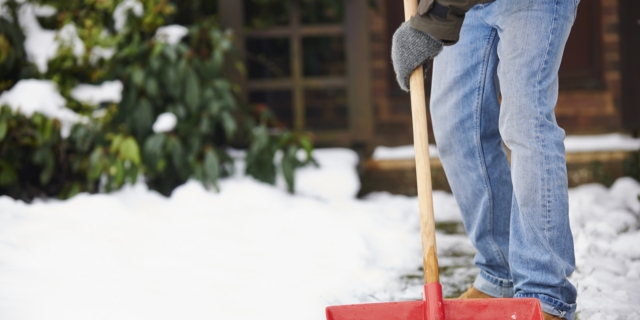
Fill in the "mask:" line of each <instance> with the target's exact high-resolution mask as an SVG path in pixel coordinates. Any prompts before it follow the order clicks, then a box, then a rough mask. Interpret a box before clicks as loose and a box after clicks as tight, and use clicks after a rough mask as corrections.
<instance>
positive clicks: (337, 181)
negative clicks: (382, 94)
mask: <svg viewBox="0 0 640 320" xmlns="http://www.w3.org/2000/svg"><path fill="white" fill-rule="evenodd" d="M316 157H317V158H318V160H319V162H320V164H321V168H311V167H310V168H305V169H303V170H302V171H301V172H299V173H298V178H299V179H298V186H299V189H300V190H301V192H300V193H299V194H298V195H289V194H288V193H286V192H285V191H284V190H285V188H284V186H277V187H273V186H269V185H265V184H262V183H259V182H256V181H254V180H252V179H250V178H245V177H240V176H238V177H233V178H228V179H225V180H224V181H222V182H221V184H220V185H221V192H220V193H215V192H213V191H207V190H205V189H204V188H203V187H202V186H201V185H200V184H198V183H196V182H189V183H187V184H186V185H184V186H182V187H180V188H179V189H177V190H176V191H175V192H174V193H173V195H172V196H171V197H170V198H163V197H162V196H160V195H158V194H156V193H154V192H151V191H149V190H147V188H146V187H145V186H144V185H142V184H140V185H137V186H134V187H128V188H126V189H124V190H122V191H119V192H116V193H114V194H110V195H79V196H76V197H74V198H73V199H71V200H68V201H53V200H48V201H38V202H36V203H34V204H31V205H27V204H25V203H22V202H19V201H15V200H12V199H10V198H7V197H1V198H0V319H12V320H27V319H38V320H41V319H52V320H53V319H64V320H74V319H83V320H84V319H119V320H126V319H153V320H158V319H225V320H229V319H295V320H298V319H310V320H311V319H318V320H319V319H324V307H325V306H327V305H330V304H344V303H355V302H371V301H387V300H402V299H419V298H420V282H421V279H420V272H419V270H418V268H419V267H420V264H421V258H420V236H419V230H418V228H419V227H418V209H417V207H418V206H417V200H416V198H413V197H405V196H397V195H390V194H386V193H376V194H372V195H370V196H368V197H367V198H365V199H356V198H355V197H354V196H355V194H356V193H357V190H358V187H359V183H358V180H357V175H356V172H355V167H354V166H355V159H356V156H355V154H354V153H352V152H351V151H348V150H343V149H329V150H318V151H316ZM638 194H640V184H639V183H638V182H636V181H634V180H632V179H629V178H625V179H620V180H618V181H617V182H616V183H615V184H614V186H613V187H612V188H610V189H606V188H604V187H602V186H599V185H586V186H582V187H580V188H576V189H573V190H571V192H570V201H571V202H570V206H571V222H572V228H573V232H574V237H575V240H576V257H577V271H576V273H575V274H574V275H573V276H572V281H574V282H575V283H576V285H577V287H578V290H579V300H578V309H579V316H580V319H581V320H585V319H589V320H596V319H640V231H639V230H638V229H639V227H640V226H639V223H638V218H639V216H640V201H638V199H637V197H638ZM434 198H435V199H434V202H435V211H436V220H437V221H438V223H439V227H440V231H439V234H438V241H439V242H438V249H439V254H440V262H441V265H442V267H443V270H442V275H443V279H442V282H443V285H444V286H445V294H448V295H453V294H456V290H457V291H459V290H460V289H464V287H465V286H467V285H468V281H470V279H473V277H474V276H475V274H477V269H475V267H473V266H472V255H473V251H474V249H473V247H472V246H471V244H470V242H469V241H468V240H467V239H466V238H465V236H464V235H463V234H462V233H461V232H460V226H459V221H460V213H459V209H458V207H457V205H456V203H455V200H454V199H453V197H452V196H451V195H450V194H447V193H444V192H436V193H435V195H434Z"/></svg>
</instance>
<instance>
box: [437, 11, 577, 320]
mask: <svg viewBox="0 0 640 320" xmlns="http://www.w3.org/2000/svg"><path fill="white" fill-rule="evenodd" d="M578 2H579V0H496V1H495V2H492V3H488V4H479V5H476V6H475V7H473V8H472V9H471V11H469V12H468V13H467V15H466V18H465V21H464V24H463V26H462V31H461V36H460V41H459V42H458V43H457V44H455V45H453V46H450V47H446V48H445V49H444V51H442V53H441V54H440V55H439V56H438V57H436V59H435V61H434V68H433V87H432V93H431V106H430V109H431V117H432V122H433V129H434V134H435V138H436V142H437V144H438V151H439V153H440V158H441V160H442V164H443V166H444V170H445V172H446V174H447V177H448V179H449V183H450V185H451V189H452V191H453V194H454V196H455V198H456V200H457V202H458V204H459V205H460V208H461V210H462V213H463V221H464V225H465V229H466V231H467V234H468V235H469V237H470V239H471V241H472V243H473V245H474V246H475V247H476V249H477V251H478V252H477V254H476V257H475V263H476V265H477V266H478V267H479V268H480V270H481V272H480V274H479V276H478V278H477V279H476V281H475V283H474V286H475V287H476V288H477V289H478V290H480V291H482V292H484V293H486V294H489V295H491V296H494V297H516V298H518V297H534V298H538V299H539V300H540V302H541V305H542V308H543V310H544V311H545V312H547V313H550V314H553V315H556V316H560V317H563V318H566V319H570V320H572V319H574V318H575V310H576V289H575V287H574V286H573V285H572V284H571V283H570V282H569V281H568V279H567V277H569V275H571V273H572V272H573V270H574V269H575V258H574V251H573V238H572V235H571V230H570V227H569V217H568V210H569V209H568V195H567V191H568V190H567V188H568V186H567V171H566V160H565V150H564V144H563V140H564V137H565V133H564V130H562V128H560V127H559V126H558V124H557V123H556V119H555V115H554V108H555V104H556V101H557V98H558V69H559V67H560V61H561V58H562V53H563V50H564V46H565V43H566V41H567V38H568V36H569V32H570V30H571V27H572V25H573V22H574V20H575V14H576V9H577V5H578ZM500 94H501V95H502V100H500V99H499V95H500ZM503 143H504V144H505V145H506V146H507V147H508V148H509V149H510V150H511V167H509V162H508V159H507V154H506V153H505V151H504V149H503V146H502V144H503Z"/></svg>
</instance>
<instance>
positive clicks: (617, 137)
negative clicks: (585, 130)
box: [564, 133, 640, 153]
mask: <svg viewBox="0 0 640 320" xmlns="http://www.w3.org/2000/svg"><path fill="white" fill-rule="evenodd" d="M564 145H565V148H566V151H567V152H568V153H573V152H593V151H638V150H640V139H636V138H632V137H630V136H628V135H624V134H620V133H611V134H602V135H587V136H567V137H566V138H565V140H564Z"/></svg>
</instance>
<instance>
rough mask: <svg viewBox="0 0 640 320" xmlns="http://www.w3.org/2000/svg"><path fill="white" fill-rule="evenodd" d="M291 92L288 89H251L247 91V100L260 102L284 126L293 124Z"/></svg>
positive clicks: (253, 102)
mask: <svg viewBox="0 0 640 320" xmlns="http://www.w3.org/2000/svg"><path fill="white" fill-rule="evenodd" d="M292 101H293V99H292V94H291V91H289V90H278V91H253V92H250V93H249V102H251V103H252V104H262V105H263V107H266V108H268V109H269V110H271V111H272V112H273V113H274V114H275V116H276V118H277V120H278V121H279V122H280V123H281V124H282V126H284V127H286V128H291V127H292V125H293V104H292Z"/></svg>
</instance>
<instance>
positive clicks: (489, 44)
mask: <svg viewBox="0 0 640 320" xmlns="http://www.w3.org/2000/svg"><path fill="white" fill-rule="evenodd" d="M496 35H497V31H496V30H495V29H492V30H491V33H490V34H489V37H488V39H487V43H486V46H487V48H488V49H487V50H486V52H485V54H484V59H483V64H482V70H481V73H480V84H479V86H478V96H477V99H478V105H477V106H478V107H477V108H476V110H477V111H476V138H477V139H476V144H477V145H478V157H479V160H480V163H481V168H482V176H483V178H484V182H485V185H486V187H487V190H488V197H489V220H490V221H491V222H490V223H489V234H490V235H491V241H490V242H491V246H492V249H493V251H494V252H495V253H497V254H498V256H499V257H500V260H502V263H503V264H504V266H505V267H507V269H509V264H508V263H507V261H506V259H505V258H504V255H503V254H502V252H501V251H500V248H499V247H498V244H497V243H496V241H495V239H494V237H493V215H494V212H493V211H494V205H493V190H492V188H491V182H490V181H489V173H488V172H487V164H486V160H485V157H484V148H483V147H482V141H481V138H480V118H481V111H482V104H483V103H482V101H483V100H482V97H483V96H484V90H485V81H486V79H485V78H486V76H487V69H488V68H489V66H488V62H487V61H488V59H489V58H488V55H490V54H491V48H493V43H494V41H495V39H496Z"/></svg>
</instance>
